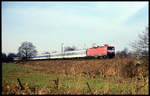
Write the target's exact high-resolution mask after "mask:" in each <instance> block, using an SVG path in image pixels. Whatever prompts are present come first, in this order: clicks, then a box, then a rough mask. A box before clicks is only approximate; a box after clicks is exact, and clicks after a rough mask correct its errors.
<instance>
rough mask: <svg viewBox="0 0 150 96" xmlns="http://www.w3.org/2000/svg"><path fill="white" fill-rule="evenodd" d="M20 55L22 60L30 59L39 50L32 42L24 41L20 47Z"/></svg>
mask: <svg viewBox="0 0 150 96" xmlns="http://www.w3.org/2000/svg"><path fill="white" fill-rule="evenodd" d="M18 51H19V52H18V56H19V57H20V58H21V59H22V60H28V59H30V58H32V57H34V56H36V54H37V51H36V49H35V46H34V45H33V44H32V43H31V42H27V41H26V42H23V43H22V45H21V46H20V47H19V49H18Z"/></svg>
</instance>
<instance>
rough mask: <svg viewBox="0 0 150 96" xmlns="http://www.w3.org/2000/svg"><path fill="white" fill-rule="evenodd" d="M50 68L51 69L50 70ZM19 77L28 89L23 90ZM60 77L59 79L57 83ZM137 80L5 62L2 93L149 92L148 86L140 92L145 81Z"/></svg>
mask: <svg viewBox="0 0 150 96" xmlns="http://www.w3.org/2000/svg"><path fill="white" fill-rule="evenodd" d="M48 71H50V72H51V69H49V70H48ZM17 78H19V79H20V81H21V83H22V85H23V86H24V87H25V90H20V86H19V83H18V81H17ZM57 79H59V82H58V83H56V82H54V80H57ZM135 80H136V78H132V79H130V78H126V79H125V78H119V77H101V76H97V77H95V78H90V77H84V76H81V75H78V76H75V75H66V74H64V73H60V72H57V70H56V71H55V72H53V73H47V70H46V69H45V68H44V67H36V66H31V65H25V64H24V65H23V64H13V63H3V64H2V94H148V85H146V86H144V87H142V88H141V89H140V90H138V91H137V89H138V88H139V87H140V86H142V85H143V84H144V82H143V81H139V82H135ZM87 82H88V84H89V87H88V85H87Z"/></svg>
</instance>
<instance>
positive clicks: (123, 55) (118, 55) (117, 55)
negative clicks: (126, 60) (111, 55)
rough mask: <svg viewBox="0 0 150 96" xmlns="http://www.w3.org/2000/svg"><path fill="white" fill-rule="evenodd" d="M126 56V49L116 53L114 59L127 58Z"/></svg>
mask: <svg viewBox="0 0 150 96" xmlns="http://www.w3.org/2000/svg"><path fill="white" fill-rule="evenodd" d="M127 56H128V49H127V48H124V49H123V50H122V51H117V52H116V57H127Z"/></svg>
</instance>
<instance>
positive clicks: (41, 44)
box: [1, 1, 149, 54]
mask: <svg viewBox="0 0 150 96" xmlns="http://www.w3.org/2000/svg"><path fill="white" fill-rule="evenodd" d="M1 4H2V9H1V10H2V52H3V53H6V54H8V53H17V52H18V48H19V47H20V46H21V44H22V43H23V42H25V41H28V42H31V43H33V45H34V46H35V47H36V50H37V51H38V53H44V52H53V51H58V52H60V51H61V45H62V43H63V46H64V47H66V46H75V47H77V49H84V48H91V47H92V45H93V44H96V45H100V46H103V45H104V44H108V45H111V46H114V47H115V50H116V51H121V50H123V49H124V48H128V50H132V49H131V47H130V46H129V44H130V42H131V41H135V40H137V39H138V35H139V34H140V33H141V32H143V31H144V30H145V28H146V27H148V23H149V22H148V19H149V18H148V16H149V15H148V7H149V5H148V2H146V1H143V2H142V1H139V2H138V1H134V2H127V1H126V2H98V1H95V2H77V1H76V2H75V1H74V2H73V1H72V2H66V1H64V2H54V1H53V2H52V1H51V2H37V1H35V2H25V1H24V2H17V1H13V2H8V1H7V2H6V1H3V2H2V3H1Z"/></svg>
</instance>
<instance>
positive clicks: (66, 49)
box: [64, 46, 76, 52]
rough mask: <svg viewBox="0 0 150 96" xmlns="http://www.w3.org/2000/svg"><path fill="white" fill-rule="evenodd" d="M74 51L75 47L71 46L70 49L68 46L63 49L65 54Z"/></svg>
mask: <svg viewBox="0 0 150 96" xmlns="http://www.w3.org/2000/svg"><path fill="white" fill-rule="evenodd" d="M74 50H76V47H75V46H72V47H70V46H67V47H65V50H64V51H65V52H66V51H74Z"/></svg>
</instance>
